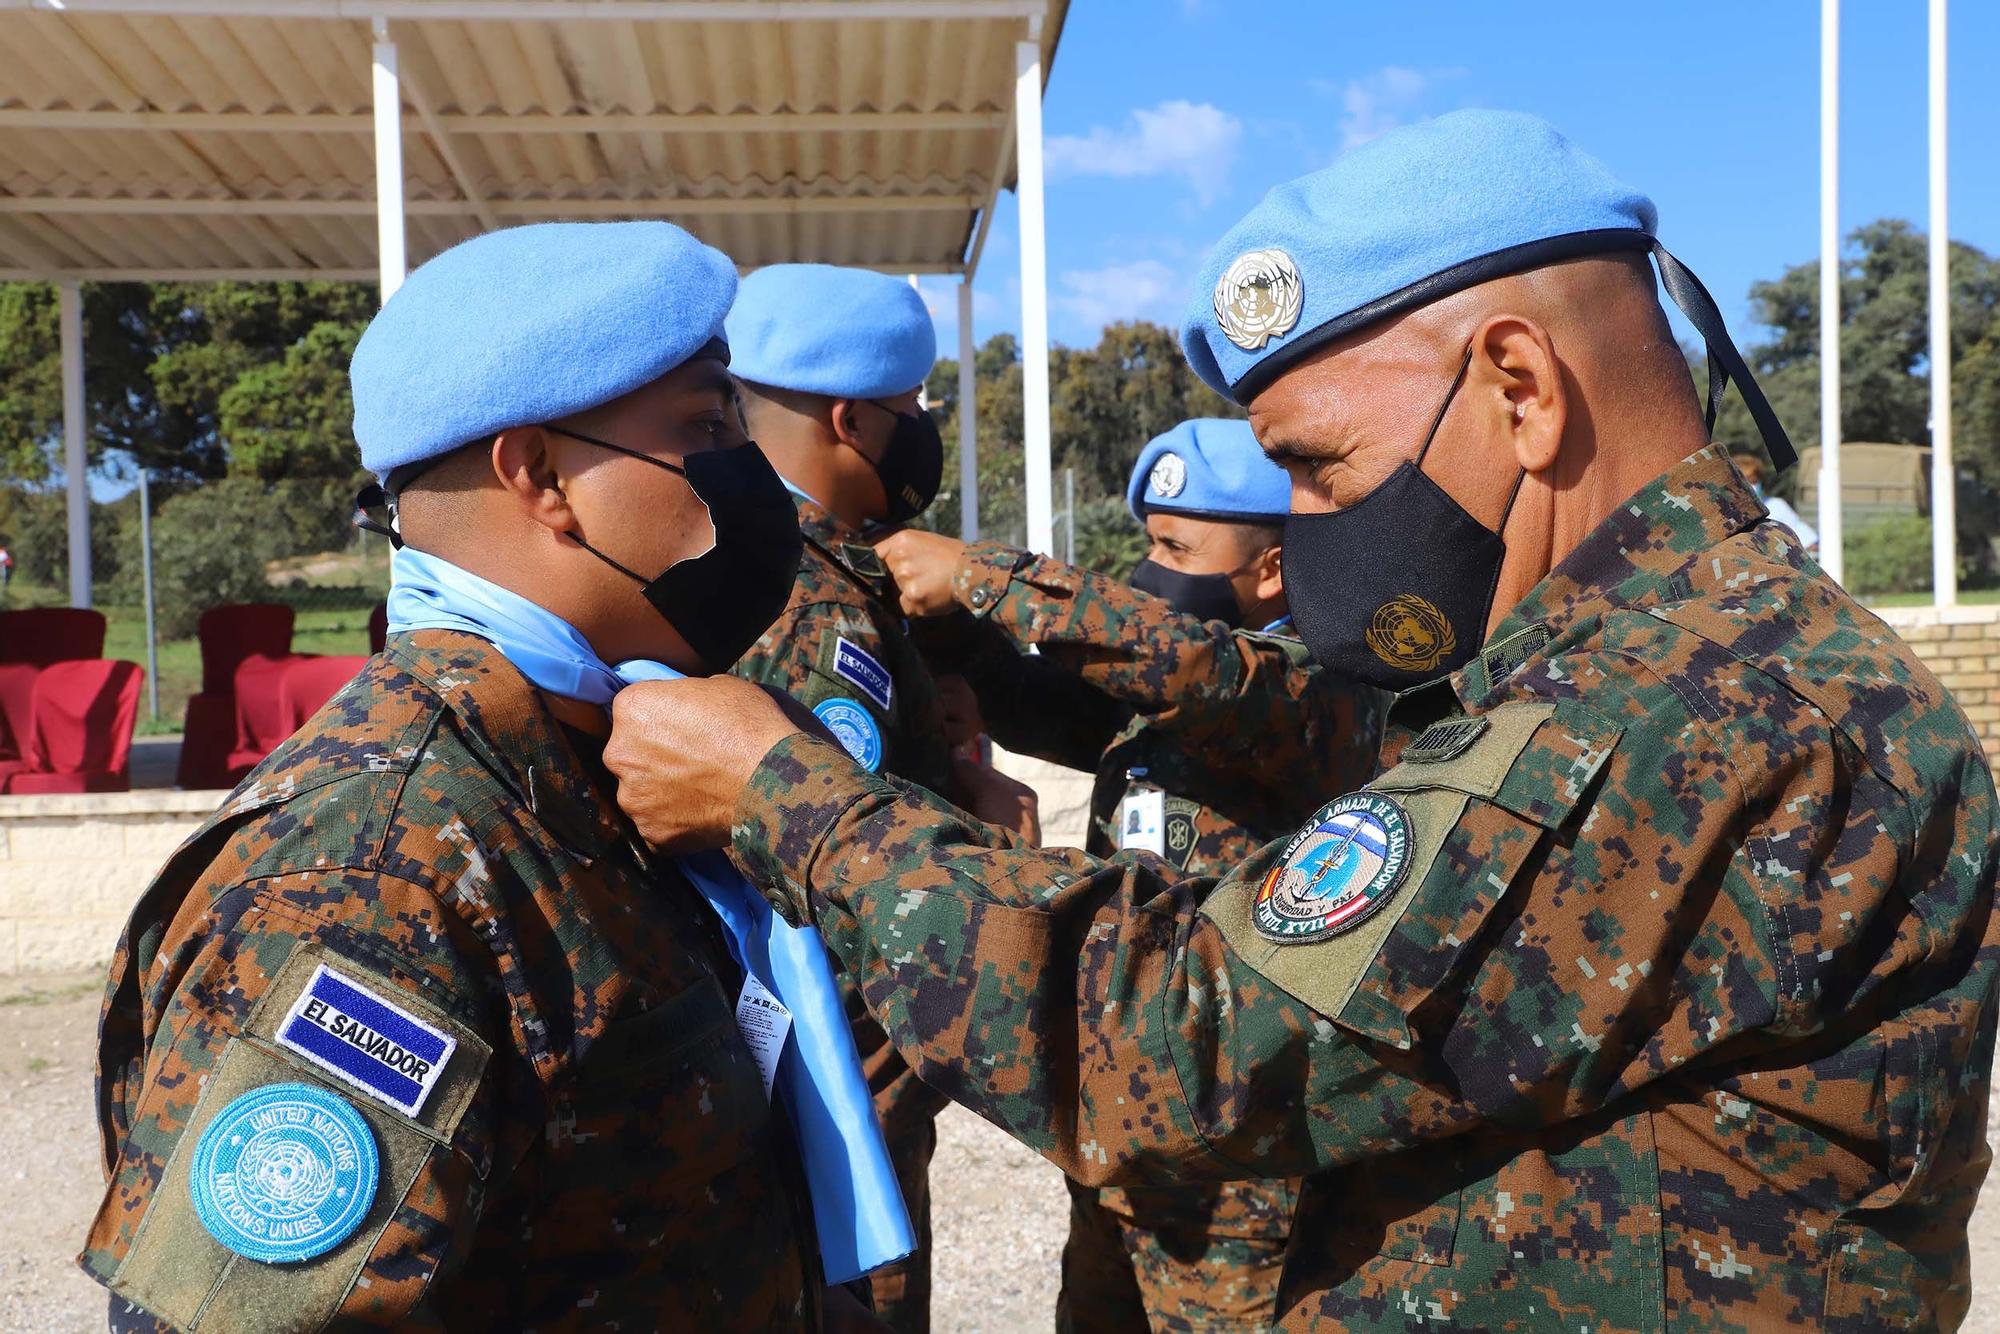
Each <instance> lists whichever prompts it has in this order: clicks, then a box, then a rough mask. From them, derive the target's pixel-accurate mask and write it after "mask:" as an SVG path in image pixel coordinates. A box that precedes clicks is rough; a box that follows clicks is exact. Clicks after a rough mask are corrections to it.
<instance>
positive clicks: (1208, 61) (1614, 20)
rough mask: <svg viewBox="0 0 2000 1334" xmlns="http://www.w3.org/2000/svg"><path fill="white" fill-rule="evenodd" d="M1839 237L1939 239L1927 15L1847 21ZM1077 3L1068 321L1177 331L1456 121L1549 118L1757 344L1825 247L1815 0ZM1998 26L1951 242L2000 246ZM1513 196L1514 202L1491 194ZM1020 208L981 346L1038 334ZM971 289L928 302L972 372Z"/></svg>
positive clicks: (1988, 15) (1052, 209) (1961, 17)
mask: <svg viewBox="0 0 2000 1334" xmlns="http://www.w3.org/2000/svg"><path fill="white" fill-rule="evenodd" d="M1842 8H1843V14H1842V31H1841V47H1842V62H1841V65H1842V68H1841V77H1842V87H1841V124H1842V142H1841V176H1842V180H1841V205H1840V209H1841V212H1840V216H1841V230H1842V231H1843V233H1845V232H1848V231H1851V230H1852V229H1853V228H1855V227H1856V226H1859V225H1860V224H1862V223H1864V222H1868V221H1871V220H1873V219H1875V218H1878V217H1883V216H1894V217H1902V218H1908V219H1910V220H1911V221H1912V222H1913V223H1915V224H1916V225H1917V226H1918V228H1919V229H1924V230H1927V229H1928V223H1927V221H1926V215H1927V208H1928V204H1927V194H1926V189H1927V187H1926V175H1925V171H1926V164H1925V152H1926V148H1925V144H1926V139H1925V134H1926V129H1925V107H1926V103H1925V97H1926V93H1925V85H1924V80H1925V52H1926V45H1925V43H1926V34H1925V6H1924V5H1923V4H1921V3H1918V0H1847V3H1846V4H1844V5H1843V6H1842ZM1521 12H1522V11H1520V10H1519V8H1518V7H1516V6H1507V5H1494V4H1492V3H1490V0H1489V2H1487V3H1468V2H1467V0H1432V2H1430V3H1426V4H1422V5H1411V4H1385V3H1380V2H1379V0H1343V2H1342V3H1334V2H1333V0H1284V2H1283V3H1280V2H1279V0H1074V3H1073V5H1072V7H1071V10H1070V17H1069V22H1068V26H1067V28H1066V29H1065V31H1064V33H1063V41H1062V49H1061V51H1060V52H1059V54H1058V56H1057V59H1056V62H1055V69H1054V75H1053V78H1052V79H1051V81H1050V84H1049V90H1048V96H1047V99H1046V102H1045V104H1044V118H1045V122H1046V124H1045V132H1046V138H1047V144H1048V237H1049V291H1050V326H1051V333H1052V335H1053V337H1054V338H1055V340H1056V341H1057V342H1061V343H1068V344H1071V345H1079V344H1090V343H1094V342H1095V341H1096V339H1097V335H1098V332H1099V330H1100V329H1102V327H1103V326H1104V324H1105V323H1106V322H1108V321H1111V320H1116V319H1129V318H1147V319H1154V320H1159V321H1162V322H1164V323H1168V324H1178V322H1179V316H1180V313H1181V311H1182V309H1183V307H1184V305H1185V303H1186V301H1187V298H1188V292H1189V287H1190V279H1191V277H1192V275H1193V273H1194V271H1195V269H1196V268H1197V267H1198V266H1199V264H1200V262H1201V259H1202V257H1203V255H1204V254H1205V253H1206V251H1207V248H1208V246H1209V245H1210V244H1211V243H1212V242H1213V241H1214V240H1215V239H1216V238H1217V237H1218V236H1220V235H1221V234H1222V232H1223V231H1225V230H1226V229H1227V228H1228V227H1229V226H1230V224H1231V223H1233V222H1235V220H1236V219H1237V218H1238V217H1240V216H1242V214H1243V213H1245V212H1246V211H1248V209H1249V208H1250V207H1251V206H1252V205H1254V204H1255V203H1256V201H1257V200H1258V199H1259V198H1260V197H1261V196H1262V195H1263V193H1264V191H1265V190H1267V189H1268V188H1270V187H1271V186H1272V185H1275V184H1277V183H1279V182H1281V181H1284V180H1288V179H1290V178H1292V177H1294V176H1298V175H1301V174H1303V173H1305V172H1308V171H1311V170H1313V169H1315V168H1317V167H1319V166H1322V165H1324V164H1325V163H1326V162H1327V161H1329V160H1330V159H1331V158H1333V157H1334V156H1335V155H1337V154H1338V153H1339V151H1340V150H1341V148H1342V147H1343V146H1346V145H1351V144H1353V143H1357V142H1360V141H1362V140H1364V139H1366V138H1368V137H1370V136H1372V135H1374V134H1379V133H1381V132H1382V131H1384V130H1386V129H1390V128H1393V127H1394V126H1396V125H1400V124H1405V123H1408V122H1410V121H1413V120H1418V119H1421V118H1423V117H1426V116H1434V115H1438V114H1440V113H1443V112H1446V111H1452V110H1456V109H1458V108H1460V107H1503V108H1509V109H1514V110H1521V111H1531V112H1534V113H1536V114H1538V115H1541V116H1545V117H1547V118H1548V119H1549V120H1551V121H1553V122H1555V124H1556V125H1558V126H1560V127H1561V128H1563V129H1564V130H1565V131H1566V132H1567V133H1568V134H1569V135H1570V137H1571V138H1572V139H1574V140H1576V141H1577V142H1578V143H1580V144H1581V145H1582V146H1584V147H1585V148H1586V149H1588V150H1589V151H1591V152H1592V153H1594V154H1596V155H1597V156H1598V157H1600V158H1602V159H1603V160H1604V161H1605V162H1606V163H1608V164H1609V165H1610V167H1611V168H1612V170H1613V171H1615V172H1617V173H1618V174H1619V175H1620V176H1621V177H1623V178H1624V179H1625V180H1627V181H1629V182H1631V183H1632V184H1634V185H1636V186H1638V187H1639V188H1641V189H1643V190H1645V191H1647V192H1648V193H1649V194H1651V195H1652V196H1653V198H1654V200H1655V202H1656V203H1657V204H1658V205H1659V208H1660V231H1661V236H1662V238H1663V239H1664V240H1665V241H1666V242H1667V244H1668V246H1669V247H1670V248H1672V249H1673V250H1674V252H1675V253H1676V254H1678V255H1679V256H1680V257H1681V258H1682V259H1683V260H1684V261H1685V262H1686V263H1687V264H1688V265H1689V266H1690V267H1691V268H1693V269H1694V271H1695V272H1696V273H1698V274H1700V275H1701V277H1702V279H1703V280H1704V281H1705V282H1706V283H1707V285H1708V287H1709V289H1710V290H1711V291H1712V292H1714V293H1715V296H1716V300H1717V301H1718V302H1719V303H1720V304H1721V306H1722V309H1723V314H1724V315H1725V316H1726V317H1727V318H1728V319H1729V321H1730V324H1731V327H1732V329H1733V330H1734V332H1735V334H1736V337H1737V339H1738V341H1739V342H1745V343H1748V342H1755V341H1757V340H1758V339H1759V338H1760V337H1761V331H1760V330H1758V329H1756V328H1755V327H1753V326H1752V325H1751V324H1750V322H1749V314H1748V311H1749V305H1748V301H1747V295H1748V292H1749V287H1750V284H1751V283H1752V282H1753V281H1755V280H1757V279H1760V278H1771V277H1776V276H1777V275H1778V274H1780V273H1782V272H1783V270H1784V269H1785V267H1786V266H1787V265H1789V264H1795V263H1799V262H1801V261H1805V260H1809V259H1812V258H1813V257H1814V256H1815V254H1816V253H1817V250H1818V245H1819V6H1818V4H1816V3H1813V2H1812V0H1730V2H1729V3H1717V2H1716V0H1676V2H1675V3H1673V4H1670V5H1665V6H1661V5H1628V4H1616V3H1604V2H1603V0H1597V2H1596V3H1581V2H1580V0H1544V2H1543V3H1542V4H1540V5H1538V6H1536V7H1534V11H1533V14H1534V17H1533V19H1532V20H1529V19H1524V18H1522V17H1520V14H1521ZM1996 66H2000V5H1996V4H1992V3H1990V2H1989V0H1957V3H1955V4H1953V5H1952V13H1951V81H1950V83H1951V140H1950V145H1951V170H1952V177H1951V196H1952V197H1951V204H1950V208H1951V234H1952V236H1953V237H1954V238H1956V239H1958V240H1961V241H1967V242H1970V243H1972V244H1974V245H1977V246H1980V247H1981V248H1983V249H1985V250H1988V251H2000V170H1996V164H1997V163H2000V153H1996V150H1995V148H1994V142H1995V140H1996V138H2000V80H1996V79H1994V78H1993V77H1991V75H1990V71H1991V70H1992V69H1993V68H1995V67H1996ZM1496 188H1504V182H1496ZM1019 264H1020V258H1019V249H1018V247H1017V245H1016V223H1015V206H1014V199H1013V196H1012V195H1008V196H1005V197H1004V198H1003V202H1002V204H1001V206H1000V209H999V210H998V214H997V216H996V218H995V220H994V231H993V235H992V237H991V238H989V240H988V243H987V249H986V254H985V257H984V259H983V261H982V263H981V272H980V274H979V277H978V280H977V282H976V283H975V284H974V301H975V311H974V319H973V327H974V331H975V333H976V334H977V336H978V337H979V338H981V339H984V338H985V337H986V336H988V335H989V334H991V333H993V332H996V331H998V330H1002V329H1007V330H1018V329H1019V328H1020V279H1019ZM953 285H954V280H950V279H944V278H929V279H925V280H924V291H925V295H926V298H927V299H928V300H929V303H930V305H931V308H932V310H933V311H934V313H935V315H936V317H937V320H938V326H939V336H940V337H939V344H940V351H941V352H943V353H944V354H945V355H947V356H952V355H956V348H957V343H956V339H957V332H956V315H957V305H956V294H955V292H954V291H953V290H952V288H953Z"/></svg>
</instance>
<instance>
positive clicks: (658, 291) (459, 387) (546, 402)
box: [348, 222, 736, 477]
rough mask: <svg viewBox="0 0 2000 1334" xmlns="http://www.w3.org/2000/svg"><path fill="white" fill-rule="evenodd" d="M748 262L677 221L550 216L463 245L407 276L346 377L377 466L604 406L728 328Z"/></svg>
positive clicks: (357, 429)
mask: <svg viewBox="0 0 2000 1334" xmlns="http://www.w3.org/2000/svg"><path fill="white" fill-rule="evenodd" d="M735 295H736V266H735V265H734V264H732V263H731V262H730V260H729V257H728V256H727V255H725V254H723V253H722V252H721V251H720V250H716V249H714V248H713V247H711V246H706V245H703V244H702V243H701V242H700V241H697V240H695V239H694V237H692V236H690V235H688V233H687V232H685V231H683V230H682V229H680V228H679V227H676V226H674V225H673V224H672V223H667V222H545V223H536V224H533V225H531V226H527V227H510V228H507V229H505V230H503V231H497V232H488V233H486V234H484V235H481V236H475V237H473V238H472V239H471V240H469V241H465V242H463V243H461V244H459V245H456V246H453V247H452V248H451V249H449V250H447V251H445V252H444V253H443V254H441V255H439V256H437V257H436V258H435V259H433V260H431V261H430V262H429V263H427V264H425V265H423V266H422V267H421V268H419V269H418V270H417V271H416V272H415V273H412V274H411V275H410V276H409V277H408V278H407V279H405V280H404V282H403V285H402V286H401V287H399V288H397V289H396V294H395V295H394V296H392V297H390V298H389V301H388V303H387V304H386V305H384V306H383V307H382V310H381V312H380V313H379V314H377V315H376V316H375V318H374V320H372V321H371V322H370V323H369V325H368V328H367V330H366V332H364V333H363V334H362V335H361V342H360V344H359V345H358V346H357V347H356V348H355V349H354V360H353V363H352V364H351V365H350V366H349V368H348V376H349V379H350V380H351V382H352V384H353V387H354V438H355V440H357V441H358V442H359V443H360V445H361V463H362V466H363V467H365V468H367V469H368V470H369V471H370V472H373V473H374V474H376V476H378V477H387V476H388V474H389V472H390V471H391V470H392V469H395V468H400V467H402V466H403V465H405V464H410V463H419V462H422V461H423V460H425V459H428V458H434V457H436V456H437V455H440V454H446V453H449V452H451V451H452V450H454V449H457V448H458V447H459V446H461V445H464V444H468V443H470V442H472V441H474V440H477V439H479V438H480V437H482V436H487V435H492V434H493V433H495V432H497V431H503V430H505V429H507V428H508V427H510V426H525V425H528V424H530V423H535V422H545V421H552V420H554V419H555V418H558V417H563V416H567V415H568V414H570V413H573V412H581V411H583V410H584V409H585V408H592V407H596V406H597V405H598V404H600V403H606V402H609V401H610V400H612V399H614V398H617V397H618V396H619V395H621V394H625V393H629V392H631V391H632V390H634V389H637V388H638V387H639V386H640V385H643V384H646V383H648V382H650V381H652V380H656V379H658V378H659V377H660V376H662V375H665V374H666V373H667V372H668V371H670V370H672V369H673V368H674V367H676V366H678V365H680V364H681V363H682V362H684V361H686V360H687V359H688V358H689V357H691V356H693V355H694V354H695V353H696V352H698V351H700V350H701V349H702V347H703V346H704V345H706V344H707V343H708V342H709V340H711V339H713V338H716V337H718V336H720V335H721V333H722V320H723V316H724V315H726V314H727V313H728V312H729V303H730V300H731V298H733V297H734V296H735Z"/></svg>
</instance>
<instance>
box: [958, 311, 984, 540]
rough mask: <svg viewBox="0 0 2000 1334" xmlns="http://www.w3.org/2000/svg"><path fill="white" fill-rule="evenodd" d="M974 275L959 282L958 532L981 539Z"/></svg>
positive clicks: (970, 538) (966, 538) (961, 535)
mask: <svg viewBox="0 0 2000 1334" xmlns="http://www.w3.org/2000/svg"><path fill="white" fill-rule="evenodd" d="M976 356H977V351H976V350H975V349H974V347H973V343H972V275H971V274H970V273H968V274H966V275H965V277H964V278H963V279H962V280H960V282H959V284H958V535H959V536H960V537H962V538H964V539H965V540H966V541H968V542H977V541H978V540H979V430H978V415H979V392H978V391H979V376H978V374H977V373H976V370H975V368H974V365H973V360H974V358H975V357H976Z"/></svg>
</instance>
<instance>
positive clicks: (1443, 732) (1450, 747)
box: [1402, 717, 1489, 764]
mask: <svg viewBox="0 0 2000 1334" xmlns="http://www.w3.org/2000/svg"><path fill="white" fill-rule="evenodd" d="M1488 726H1489V724H1488V723H1487V721H1486V719H1485V718H1483V717H1480V718H1447V719H1445V720H1444V721H1443V722H1441V723H1432V724H1431V725H1430V726H1429V727H1426V728H1425V729H1424V734H1423V735H1422V736H1420V737H1418V738H1417V739H1416V740H1415V741H1412V742H1411V743H1410V744H1409V746H1408V747H1406V748H1405V749H1404V751H1403V754H1402V761H1403V763H1405V764H1442V763H1444V762H1445V761H1446V760H1452V759H1457V758H1458V757H1459V756H1460V755H1463V754H1465V752H1466V751H1468V750H1470V749H1471V748H1472V743H1473V742H1475V741H1477V740H1479V738H1480V737H1481V736H1482V735H1484V734H1485V732H1486V729H1487V727H1488Z"/></svg>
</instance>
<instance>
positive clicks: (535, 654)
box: [389, 546, 917, 1283]
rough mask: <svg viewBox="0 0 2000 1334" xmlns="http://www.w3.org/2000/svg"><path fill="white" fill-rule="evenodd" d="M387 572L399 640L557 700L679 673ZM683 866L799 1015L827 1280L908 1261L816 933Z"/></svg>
mask: <svg viewBox="0 0 2000 1334" xmlns="http://www.w3.org/2000/svg"><path fill="white" fill-rule="evenodd" d="M390 575H391V584H390V588H389V632H390V633H391V634H397V633H400V632H402V631H405V630H458V631H461V632H463V633H465V634H469V635H477V636H478V637H479V638H481V639H484V640H486V641H488V642H489V643H491V644H492V645H493V646H494V647H495V648H497V649H499V650H500V652H501V653H502V654H504V655H505V656H506V658H507V660H508V661H509V662H511V663H513V664H514V666H515V667H517V668H518V669H520V672H521V674H522V675H523V676H525V677H527V678H528V679H529V680H530V681H532V682H534V683H535V684H536V685H537V686H540V687H541V688H542V689H543V690H546V691H548V692H549V693H550V694H552V695H563V696H566V697H568V698H570V699H580V700H585V701H587V702H589V703H592V704H609V703H610V702H611V697H612V696H613V695H615V694H617V693H618V692H619V691H620V690H621V689H623V688H624V687H625V686H627V685H630V684H632V683H633V682H635V681H658V680H677V679H679V678H680V676H681V673H679V672H677V671H675V670H674V669H673V668H671V667H668V666H667V665H666V664H664V663H658V662H648V661H645V660H643V659H635V660H633V661H630V662H621V663H619V664H618V665H617V666H616V667H606V666H605V665H604V663H603V661H602V660H601V659H600V658H599V657H598V656H597V654H596V653H595V652H594V651H593V650H592V649H591V647H590V644H589V642H588V641H586V640H585V639H584V637H583V636H582V635H580V634H578V633H577V632H576V629H575V628H574V627H573V626H571V625H570V624H569V623H568V622H567V621H564V620H563V619H562V618H561V617H560V616H557V615H556V614H555V613H554V612H551V611H549V610H548V609H547V608H545V607H541V606H538V605H536V604H535V603H533V602H530V601H528V600H527V599H526V598H524V597H522V596H521V595H520V594H518V593H513V592H510V591H509V590H507V589H505V588H502V587H500V586H499V585H498V584H494V583H491V582H489V581H487V580H485V579H482V578H480V577H479V576H478V575H476V574H473V573H471V572H470V571H468V570H463V569H460V568H459V567H458V566H456V565H453V564H452V563H451V562H449V561H446V560H441V559H439V558H438V557H436V556H433V555H430V554H428V553H426V552H422V551H418V550H416V549H415V548H413V547H407V546H406V547H402V548H399V549H398V550H397V552H396V554H395V556H394V557H393V559H392V561H391V566H390ZM677 860H678V862H679V865H680V868H681V872H682V874H684V875H686V876H687V878H688V880H689V882H690V883H692V884H693V885H694V887H695V888H696V889H697V890H699V891H700V892H701V895H702V897H703V898H705V899H707V900H708V903H709V906H710V907H712V908H713V909H715V913H716V916H718V917H720V918H721V919H722V924H723V927H724V928H725V933H726V934H727V936H728V939H729V947H730V951H731V952H732V953H733V954H734V955H735V956H736V962H737V963H739V964H741V965H742V966H743V968H744V970H745V971H746V972H749V973H751V974H753V975H754V976H755V977H756V978H757V980H758V981H760V982H762V983H763V984H764V985H765V986H766V987H767V988H769V989H770V991H771V993H772V994H773V995H775V996H776V997H777V998H778V999H779V1000H780V1001H782V1002H784V1004H785V1007H786V1008H787V1009H789V1010H790V1011H791V1012H792V1031H791V1035H790V1036H789V1037H787V1038H786V1040H785V1047H784V1052H783V1054H782V1055H781V1056H780V1057H779V1060H778V1078H777V1084H778V1087H779V1088H780V1089H782V1090H783V1091H784V1095H785V1102H786V1105H787V1106H788V1107H789V1108H790V1109H791V1115H792V1124H793V1128H794V1129H795V1130H796V1132H797V1134H798V1140H799V1154H800V1157H801V1158H802V1159H803V1161H804V1165H805V1172H806V1184H807V1186H808V1187H809V1189H810V1191H811V1194H812V1205H813V1221H814V1223H815V1224H816V1225H817V1227H818V1231H819V1250H820V1262H821V1265H822V1267H823V1268H824V1270H825V1271H826V1279H827V1282H829V1283H845V1282H848V1281H849V1280H851V1279H856V1278H859V1277H861V1276H862V1275H863V1274H866V1273H868V1272H869V1271H871V1270H874V1269H879V1268H881V1267H882V1266H883V1265H886V1264H890V1263H892V1262H894V1261H896V1260H900V1259H902V1258H903V1257H904V1256H906V1255H908V1254H909V1253H910V1252H911V1251H913V1250H915V1249H916V1244H917V1243H916V1233H915V1230H914V1229H913V1228H912V1227H911V1226H910V1215H909V1210H908V1209H907V1208H906V1207H905V1206H904V1203H903V1192H902V1188H901V1187H900V1186H899V1185H898V1184H897V1182H896V1173H895V1169H894V1167H893V1166H892V1165H891V1164H890V1161H889V1149H888V1145H887V1144H886V1143H885V1142H884V1140H883V1137H882V1125H881V1122H880V1121H879V1120H877V1119H876V1116H875V1104H874V1102H873V1100H872V1099H871V1097H870V1096H869V1092H868V1077H867V1075H866V1074H865V1073H863V1071H862V1069H861V1057H860V1054H859V1052H857V1051H856V1049H855V1046H854V1034H853V1032H852V1030H850V1029H849V1027H848V1022H847V1014H846V1010H845V1009H844V1007H843V1006H842V1004H841V999H840V988H839V987H838V985H837V984H836V983H835V981H834V976H833V967H832V964H831V962H830V961H829V959H828V956H827V952H826V946H825V945H824V944H823V943H821V941H820V938H819V932H817V931H815V930H813V929H812V928H810V927H795V926H791V925H789V924H787V923H786V922H785V921H784V919H782V918H780V917H778V916H777V915H776V914H775V913H773V912H772V911H771V906H770V905H769V904H768V903H766V902H765V901H764V898H763V896H762V895H761V894H759V893H758V892H757V891H756V889H754V888H753V887H752V886H751V885H750V883H749V881H747V880H745V879H744V877H743V874H742V873H741V872H740V871H738V870H737V869H736V867H735V864H734V863H732V862H731V861H730V860H729V858H728V857H726V856H724V855H723V854H722V853H721V852H701V853H696V854H693V855H692V856H686V857H681V858H678V859H677Z"/></svg>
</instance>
